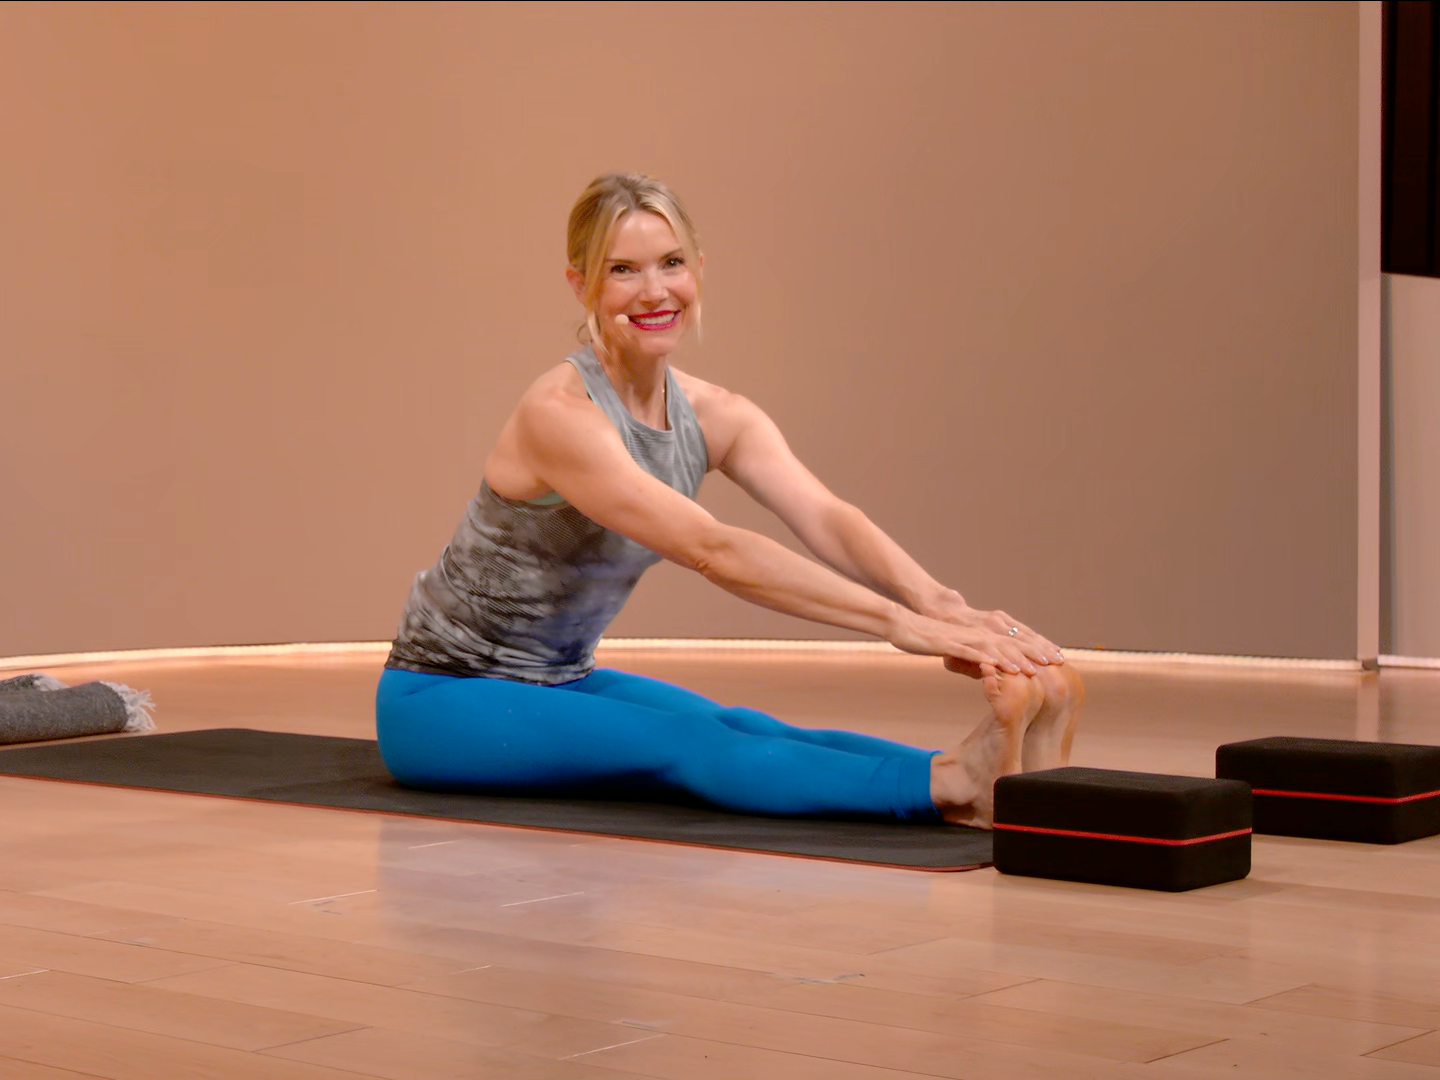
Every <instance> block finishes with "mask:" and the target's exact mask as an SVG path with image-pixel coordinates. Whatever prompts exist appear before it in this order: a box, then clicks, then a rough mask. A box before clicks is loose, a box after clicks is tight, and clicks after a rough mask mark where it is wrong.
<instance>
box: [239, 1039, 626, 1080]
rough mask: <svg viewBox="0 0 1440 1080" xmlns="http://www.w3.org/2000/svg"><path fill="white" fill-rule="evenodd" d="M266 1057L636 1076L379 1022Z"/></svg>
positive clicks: (392, 1079) (477, 1071) (576, 1078)
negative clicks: (380, 1025) (424, 1035)
mask: <svg viewBox="0 0 1440 1080" xmlns="http://www.w3.org/2000/svg"><path fill="white" fill-rule="evenodd" d="M266 1056H267V1057H275V1058H283V1059H286V1060H289V1061H304V1062H308V1063H311V1064H314V1065H322V1066H328V1067H331V1068H337V1069H362V1068H363V1069H365V1070H366V1071H367V1072H368V1073H371V1074H373V1075H376V1076H383V1077H385V1078H386V1080H472V1078H474V1077H489V1076H494V1077H505V1078H506V1080H511V1078H513V1080H641V1077H640V1075H639V1074H637V1073H631V1072H626V1071H624V1070H614V1071H612V1070H611V1069H609V1068H602V1067H598V1066H594V1065H589V1064H586V1063H585V1062H582V1061H573V1060H570V1061H566V1060H559V1059H546V1058H543V1057H536V1056H532V1055H529V1054H522V1053H520V1052H518V1051H514V1050H503V1049H496V1048H494V1047H487V1046H478V1045H476V1044H474V1043H465V1042H452V1041H450V1040H448V1039H441V1038H435V1037H433V1036H432V1037H429V1038H422V1037H420V1036H417V1035H412V1034H408V1033H405V1032H399V1031H387V1030H385V1029H383V1028H366V1029H365V1030H363V1031H356V1032H353V1033H350V1034H347V1035H334V1036H331V1037H329V1038H325V1039H313V1040H311V1041H309V1042H303V1043H297V1044H295V1045H294V1046H286V1047H281V1048H280V1049H277V1050H272V1051H269V1052H268V1053H267V1054H266Z"/></svg>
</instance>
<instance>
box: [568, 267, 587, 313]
mask: <svg viewBox="0 0 1440 1080" xmlns="http://www.w3.org/2000/svg"><path fill="white" fill-rule="evenodd" d="M565 280H566V281H568V282H569V283H570V288H571V289H572V290H573V291H574V293H575V299H576V300H579V301H580V302H581V303H582V304H583V303H584V302H585V275H584V274H582V273H580V271H579V270H576V269H575V267H573V266H567V267H565Z"/></svg>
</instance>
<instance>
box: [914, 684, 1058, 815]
mask: <svg viewBox="0 0 1440 1080" xmlns="http://www.w3.org/2000/svg"><path fill="white" fill-rule="evenodd" d="M984 686H985V696H986V698H988V699H989V701H990V713H989V715H988V716H986V717H985V718H984V719H983V720H981V721H980V723H979V724H978V725H977V726H976V728H975V730H974V731H972V732H970V734H969V735H968V736H966V738H965V741H964V742H963V743H961V744H960V745H959V746H958V747H957V748H956V749H955V750H953V751H950V752H949V753H944V754H937V755H936V756H935V757H934V758H932V759H931V764H930V797H931V799H932V801H933V802H934V803H935V807H936V809H938V810H939V811H940V816H941V817H942V818H943V819H944V820H945V821H948V822H950V823H951V824H952V825H973V826H975V827H977V828H981V829H988V828H990V826H991V824H992V823H993V822H994V817H995V779H996V777H1000V776H1007V775H1009V774H1010V773H1015V772H1019V771H1020V768H1021V764H1022V752H1023V748H1024V744H1025V731H1026V729H1027V728H1028V727H1029V726H1030V724H1031V722H1032V721H1033V720H1034V719H1035V716H1036V714H1037V713H1038V712H1039V711H1040V707H1041V705H1042V704H1043V703H1044V700H1045V694H1044V691H1043V690H1042V688H1041V686H1040V683H1039V681H1038V680H1037V679H1035V678H1031V677H1029V676H1026V675H1002V676H989V677H987V678H985V680H984Z"/></svg>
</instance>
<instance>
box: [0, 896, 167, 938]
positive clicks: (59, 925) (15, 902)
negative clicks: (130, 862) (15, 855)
mask: <svg viewBox="0 0 1440 1080" xmlns="http://www.w3.org/2000/svg"><path fill="white" fill-rule="evenodd" d="M174 921H175V920H174V919H172V918H170V917H169V916H166V915H154V914H151V913H148V912H143V911H131V910H129V909H127V908H116V907H108V906H106V905H103V904H87V903H82V902H79V901H71V900H62V899H59V898H56V897H50V896H36V895H34V894H33V893H16V892H5V891H3V890H0V926H23V927H28V928H29V929H31V930H54V931H56V932H57V933H62V934H78V935H80V936H81V937H84V936H87V935H89V934H101V933H105V932H107V931H108V932H114V931H117V930H125V931H133V932H140V931H143V930H145V929H147V928H153V927H159V926H166V925H169V924H170V923H173V922H174Z"/></svg>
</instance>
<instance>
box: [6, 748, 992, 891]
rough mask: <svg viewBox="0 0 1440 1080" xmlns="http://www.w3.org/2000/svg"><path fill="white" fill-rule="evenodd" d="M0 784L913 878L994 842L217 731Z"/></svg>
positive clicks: (89, 751) (74, 755)
mask: <svg viewBox="0 0 1440 1080" xmlns="http://www.w3.org/2000/svg"><path fill="white" fill-rule="evenodd" d="M0 775H8V776H26V777H31V778H34V779H41V780H70V781H77V782H80V783H87V784H107V785H111V786H114V787H129V788H148V789H150V790H153V791H175V792H185V793H188V794H196V795H220V796H226V797H229V798H235V799H260V800H264V801H267V802H281V803H292V804H296V805H301V806H326V807H336V808H340V809H345V810H370V811H377V812H379V813H385V814H409V815H413V816H417V817H431V818H444V819H447V820H451V821H473V822H479V823H483V824H487V825H516V826H521V827H525V828H533V829H550V830H557V831H561V832H576V833H597V834H599V835H602V836H619V837H628V838H631V839H636V840H660V841H669V842H672V843H678V844H694V845H699V846H702V847H714V848H731V849H734V850H738V851H762V852H769V853H772V854H776V855H798V856H802V857H809V858H816V859H832V860H836V861H840V862H856V863H869V864H878V865H881V866H894V867H903V868H908V869H914V870H974V869H976V868H978V867H981V866H988V865H989V864H990V861H991V860H990V833H989V832H987V831H985V830H983V829H967V828H963V827H961V826H956V825H902V824H895V823H890V822H873V821H836V820H829V819H826V820H817V819H814V818H809V819H804V818H767V817H751V816H747V815H744V814H730V813H725V812H724V811H720V810H712V809H708V808H705V807H697V806H680V805H670V804H666V803H638V802H620V801H617V800H610V799H604V800H601V799H552V798H544V799H541V798H508V797H500V796H492V795H470V794H440V793H435V792H429V791H414V790H412V789H410V788H404V787H401V786H400V785H399V784H397V783H395V781H394V780H392V779H391V778H390V774H389V773H387V772H386V771H385V766H384V765H383V764H381V761H380V754H379V751H378V750H377V749H376V747H375V743H373V742H371V741H370V740H368V739H338V738H333V737H331V736H326V735H294V734H290V733H287V732H280V731H254V730H251V729H248V728H218V729H215V730H212V731H184V732H177V733H175V734H167V735H144V736H136V737H133V738H127V739H105V740H100V741H95V742H84V743H57V744H54V745H49V746H28V747H22V748H18V749H14V750H3V751H0Z"/></svg>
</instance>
